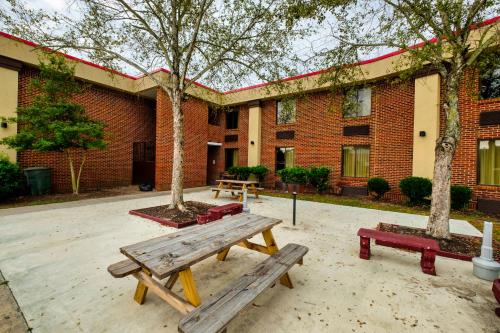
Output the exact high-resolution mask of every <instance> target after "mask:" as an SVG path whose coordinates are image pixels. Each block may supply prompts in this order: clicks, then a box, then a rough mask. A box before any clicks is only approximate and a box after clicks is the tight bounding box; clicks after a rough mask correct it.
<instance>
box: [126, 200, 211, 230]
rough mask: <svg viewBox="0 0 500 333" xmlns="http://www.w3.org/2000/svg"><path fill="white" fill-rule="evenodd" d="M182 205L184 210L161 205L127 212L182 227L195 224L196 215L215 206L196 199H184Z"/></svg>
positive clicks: (171, 225)
mask: <svg viewBox="0 0 500 333" xmlns="http://www.w3.org/2000/svg"><path fill="white" fill-rule="evenodd" d="M184 205H185V206H186V210H185V211H180V210H179V209H177V208H169V205H162V206H155V207H149V208H141V209H135V210H131V211H130V212H129V213H130V214H132V215H136V216H140V217H144V218H146V219H150V220H153V221H155V222H158V223H160V224H162V225H166V226H169V227H174V228H184V227H187V226H189V225H193V224H196V216H197V215H202V214H206V213H207V211H208V209H209V208H211V207H215V205H210V204H207V203H204V202H198V201H186V202H184Z"/></svg>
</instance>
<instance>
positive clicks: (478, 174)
mask: <svg viewBox="0 0 500 333" xmlns="http://www.w3.org/2000/svg"><path fill="white" fill-rule="evenodd" d="M495 140H500V137H498V138H493V139H477V144H476V154H477V156H476V185H477V186H494V187H500V184H499V185H495V184H482V183H480V181H481V155H480V154H479V145H480V144H481V141H495Z"/></svg>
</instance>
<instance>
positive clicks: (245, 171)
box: [227, 166, 252, 180]
mask: <svg viewBox="0 0 500 333" xmlns="http://www.w3.org/2000/svg"><path fill="white" fill-rule="evenodd" d="M227 172H229V174H231V175H235V176H236V177H237V178H238V179H239V180H247V179H248V176H250V174H251V173H252V172H251V168H250V167H247V166H232V167H230V168H229V169H227Z"/></svg>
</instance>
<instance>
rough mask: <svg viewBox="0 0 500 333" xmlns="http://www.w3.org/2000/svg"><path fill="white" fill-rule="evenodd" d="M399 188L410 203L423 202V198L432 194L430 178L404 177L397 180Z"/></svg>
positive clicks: (417, 203)
mask: <svg viewBox="0 0 500 333" xmlns="http://www.w3.org/2000/svg"><path fill="white" fill-rule="evenodd" d="M399 188H400V189H401V192H403V194H404V195H406V196H407V197H408V200H409V203H410V204H411V205H421V204H423V203H425V198H426V197H428V196H430V195H431V194H432V182H431V180H430V179H427V178H422V177H406V178H404V179H402V180H401V181H400V182H399Z"/></svg>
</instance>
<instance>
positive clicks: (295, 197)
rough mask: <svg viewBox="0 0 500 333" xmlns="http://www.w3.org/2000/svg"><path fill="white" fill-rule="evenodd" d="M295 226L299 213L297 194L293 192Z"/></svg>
mask: <svg viewBox="0 0 500 333" xmlns="http://www.w3.org/2000/svg"><path fill="white" fill-rule="evenodd" d="M292 194H293V225H295V218H296V215H297V214H296V213H297V192H293V193H292Z"/></svg>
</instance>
